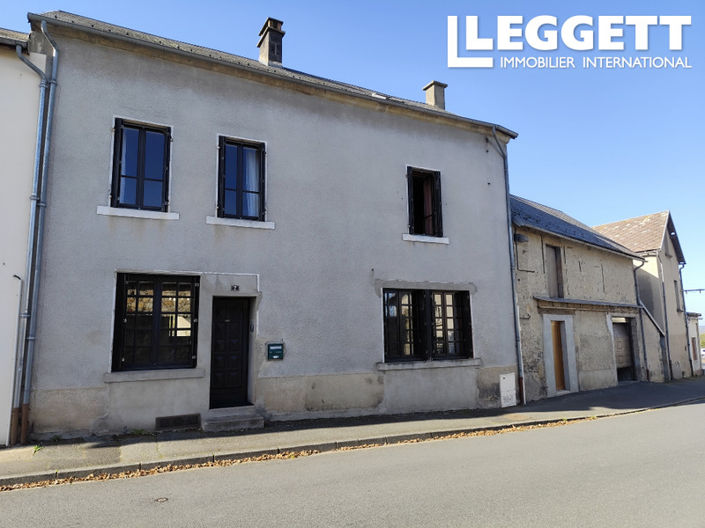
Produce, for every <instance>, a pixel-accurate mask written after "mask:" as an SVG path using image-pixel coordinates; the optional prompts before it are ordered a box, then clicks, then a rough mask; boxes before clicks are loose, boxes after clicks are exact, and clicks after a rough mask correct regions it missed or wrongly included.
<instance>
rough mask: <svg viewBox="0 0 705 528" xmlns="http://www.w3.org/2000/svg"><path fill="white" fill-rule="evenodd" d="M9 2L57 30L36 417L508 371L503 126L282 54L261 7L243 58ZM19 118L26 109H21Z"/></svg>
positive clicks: (236, 418)
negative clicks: (253, 49)
mask: <svg viewBox="0 0 705 528" xmlns="http://www.w3.org/2000/svg"><path fill="white" fill-rule="evenodd" d="M29 20H30V23H31V31H32V33H31V37H30V39H29V42H30V49H32V50H36V51H41V52H44V53H47V54H50V53H51V48H52V46H50V42H49V41H48V40H47V38H45V37H44V36H43V35H42V33H41V31H40V26H41V24H45V26H46V29H47V34H48V35H50V36H51V37H52V38H53V39H54V40H55V43H56V47H57V49H58V59H54V60H53V61H51V64H52V66H56V65H57V64H58V68H57V70H58V76H57V78H56V79H55V80H56V87H57V88H56V90H57V97H56V104H55V109H54V116H53V129H52V130H51V131H50V132H51V149H50V153H49V156H48V164H47V168H46V172H45V173H44V174H43V175H42V177H43V179H45V180H46V181H47V193H46V197H45V201H46V204H47V205H46V223H45V227H44V233H43V240H44V248H43V256H42V259H43V262H42V271H41V287H40V288H39V302H38V304H37V306H36V310H37V311H36V315H35V316H34V317H36V325H37V339H36V348H35V351H34V365H33V369H32V371H30V372H29V373H28V374H26V375H25V377H24V383H23V384H22V386H23V389H24V390H29V389H31V402H30V403H31V405H30V414H29V415H28V416H27V415H25V416H24V417H23V418H24V419H25V421H29V422H31V426H32V427H33V431H34V434H35V435H37V436H42V435H45V436H48V435H53V434H57V433H58V434H85V433H104V432H121V431H125V430H131V429H147V430H152V429H155V428H160V427H174V426H178V425H198V424H201V425H203V426H204V427H207V428H211V429H216V428H220V427H230V426H234V425H245V424H246V425H256V424H258V423H261V420H262V419H263V418H264V419H270V420H277V419H290V418H312V417H323V416H341V415H361V414H379V413H401V412H409V411H422V410H438V409H460V408H476V407H496V406H499V404H500V378H502V380H503V381H504V383H505V385H506V384H507V383H508V384H509V387H510V391H509V392H511V393H515V381H513V380H515V376H516V373H517V360H516V357H517V356H516V349H515V332H514V320H515V319H514V314H513V311H514V305H513V291H512V280H511V266H510V252H509V249H508V248H509V246H510V240H509V236H510V234H509V233H510V229H509V226H508V200H507V194H506V173H505V165H504V159H503V157H504V156H505V155H506V146H507V144H508V142H509V141H510V140H511V139H512V138H514V137H516V134H515V133H514V132H512V131H510V130H508V129H506V128H503V127H501V126H498V125H493V124H491V123H486V122H481V121H476V120H472V119H468V118H464V117H461V116H457V115H454V114H452V113H450V112H448V111H446V110H445V108H444V89H445V85H444V84H442V83H439V82H435V81H434V82H432V83H430V84H429V85H427V86H426V88H425V91H426V103H419V102H415V101H408V100H403V99H399V98H396V97H393V96H389V95H385V94H382V93H379V92H375V91H372V90H367V89H364V88H360V87H357V86H351V85H349V84H343V83H337V82H334V81H330V80H327V79H323V78H320V77H315V76H311V75H307V74H304V73H301V72H298V71H293V70H289V69H287V68H286V67H284V66H283V65H282V37H283V35H284V31H283V30H282V23H281V22H280V21H277V20H274V19H269V20H268V21H267V23H266V24H265V26H264V27H263V28H262V31H261V32H260V42H259V47H260V60H259V61H253V60H249V59H246V58H243V57H240V56H236V55H231V54H227V53H223V52H220V51H216V50H211V49H206V48H202V47H199V46H195V45H191V44H185V43H182V42H177V41H173V40H169V39H165V38H162V37H157V36H154V35H148V34H145V33H140V32H138V31H134V30H131V29H126V28H122V27H118V26H114V25H111V24H107V23H104V22H100V21H97V20H92V19H87V18H83V17H80V16H77V15H73V14H69V13H64V12H51V13H46V14H43V15H35V14H30V15H29ZM253 37H254V35H253ZM3 60H5V57H4V55H3ZM7 60H8V61H9V60H10V57H8V58H7ZM14 60H15V61H16V62H15V63H12V66H11V68H14V69H16V70H17V72H18V77H22V76H24V78H26V79H27V80H29V81H31V82H30V84H31V88H32V90H34V92H32V93H33V94H34V95H32V97H34V99H35V101H36V85H37V82H38V81H37V78H36V76H34V74H33V73H32V72H31V71H30V70H29V69H28V68H27V67H26V66H25V65H23V64H22V63H21V62H20V61H19V60H17V59H14ZM57 60H58V63H57V62H56V61H57ZM22 68H25V70H22ZM21 81H22V82H24V79H22V80H20V79H19V78H18V80H17V82H18V83H19V82H21ZM8 89H10V87H9V86H7V85H6V84H5V83H3V90H8ZM27 93H30V92H27ZM23 97H24V96H23ZM27 97H28V98H29V95H27ZM35 112H36V110H35ZM16 121H17V123H20V122H21V126H22V127H23V131H24V132H23V133H29V132H30V131H32V130H31V126H30V125H31V123H32V122H33V118H32V112H31V111H27V112H26V113H24V114H23V116H22V117H21V119H20V116H18V117H17V118H16ZM13 123H14V121H13ZM2 126H5V124H3V125H2ZM17 126H19V125H17V124H13V127H17ZM27 155H28V157H29V159H30V160H31V159H32V153H31V152H29V153H27ZM21 172H22V174H21V177H22V178H24V177H25V172H27V173H29V172H31V171H27V170H26V168H22V171H21ZM18 192H19V194H26V190H22V191H21V192H20V191H18ZM20 213H21V211H18V212H17V214H18V215H19V214H20ZM17 231H18V232H17V233H16V234H14V235H13V236H15V237H16V238H17V240H18V244H17V245H18V247H17V248H16V249H17V251H20V249H21V248H20V247H19V246H21V242H22V241H23V240H24V238H26V230H25V231H23V226H19V225H18V226H17ZM20 253H21V251H20ZM619 258H622V257H619ZM8 273H10V274H11V273H14V269H13V270H12V271H8ZM5 279H6V278H5V277H3V280H5ZM10 282H11V281H10ZM3 284H4V283H3ZM13 287H14V290H13V291H14V292H16V291H17V287H18V285H17V284H14V286H13ZM627 297H628V296H627V295H626V294H625V296H624V302H625V303H629V302H632V301H631V300H630V299H629V298H627ZM14 315H15V316H16V307H15V312H14ZM3 324H4V323H3ZM3 335H4V334H3ZM10 337H11V336H8V342H9V341H10ZM12 360H13V361H14V357H13V358H12ZM0 372H4V370H3V371H0ZM1 375H4V374H1ZM512 396H513V394H512ZM510 399H513V398H510Z"/></svg>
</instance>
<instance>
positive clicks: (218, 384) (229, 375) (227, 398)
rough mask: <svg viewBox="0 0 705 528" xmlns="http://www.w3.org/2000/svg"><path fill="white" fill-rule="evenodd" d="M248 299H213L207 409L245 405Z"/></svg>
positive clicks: (248, 318)
mask: <svg viewBox="0 0 705 528" xmlns="http://www.w3.org/2000/svg"><path fill="white" fill-rule="evenodd" d="M249 327H250V300H249V299H246V298H233V297H216V298H214V299H213V340H212V343H211V397H210V408H211V409H216V408H219V407H235V406H237V405H247V404H248V403H249V402H248V400H247V356H248V355H249V354H248V351H249V339H248V338H249Z"/></svg>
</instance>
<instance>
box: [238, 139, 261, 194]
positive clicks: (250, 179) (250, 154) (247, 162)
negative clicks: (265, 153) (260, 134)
mask: <svg viewBox="0 0 705 528" xmlns="http://www.w3.org/2000/svg"><path fill="white" fill-rule="evenodd" d="M242 151H243V156H244V160H243V169H244V172H245V175H244V176H245V177H244V182H243V189H244V190H246V191H255V192H258V191H259V174H260V172H259V151H258V150H257V149H254V148H250V147H244V148H243V149H242Z"/></svg>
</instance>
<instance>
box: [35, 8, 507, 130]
mask: <svg viewBox="0 0 705 528" xmlns="http://www.w3.org/2000/svg"><path fill="white" fill-rule="evenodd" d="M27 18H28V20H29V21H30V22H32V23H35V24H40V23H41V22H42V21H45V22H46V23H47V24H48V25H52V26H55V27H58V28H63V29H65V30H69V31H75V32H80V33H85V34H88V35H93V36H96V37H99V38H103V39H107V40H112V41H120V42H124V43H128V44H132V45H136V46H140V47H144V48H148V49H152V50H156V51H158V52H161V53H164V54H165V55H166V56H171V57H174V58H175V57H182V58H185V59H187V60H191V61H198V62H201V63H210V64H215V65H219V66H221V67H225V68H227V69H229V70H231V71H237V72H239V73H240V74H244V75H245V76H247V77H250V78H255V79H256V80H258V81H260V82H268V83H276V84H281V85H283V86H285V87H287V88H289V89H294V90H297V91H301V90H302V89H304V90H306V91H308V93H313V94H316V95H321V96H324V97H329V98H331V96H332V98H338V99H339V100H346V101H348V102H353V103H354V102H357V103H360V102H364V103H366V104H367V105H368V106H369V105H373V106H374V107H376V108H380V107H381V108H382V109H389V110H392V111H395V112H398V113H402V114H405V115H408V116H411V117H414V118H417V119H422V120H424V121H432V122H436V123H441V124H446V125H451V126H455V127H459V128H464V129H469V130H472V131H476V132H481V133H484V134H492V131H493V130H494V131H496V132H497V133H498V134H500V136H501V137H502V139H503V140H504V141H505V142H508V141H509V140H510V139H514V138H516V137H517V136H518V133H517V132H514V131H512V130H510V129H508V128H505V127H503V126H501V125H497V124H494V123H489V122H486V121H480V120H476V119H470V118H467V117H463V116H459V115H457V114H453V113H451V112H447V111H445V110H442V109H438V108H434V107H431V106H428V105H425V104H423V103H418V102H415V101H408V100H405V99H400V98H396V97H392V96H387V95H382V94H378V93H376V92H374V91H372V90H368V89H364V88H361V87H355V86H352V85H346V84H344V83H339V82H336V81H330V80H327V79H324V78H321V77H316V76H312V75H308V74H305V73H302V72H297V71H295V70H290V69H287V68H283V67H281V68H278V67H272V66H265V65H262V64H260V63H258V62H256V61H253V60H250V59H246V58H244V57H240V56H237V55H233V54H229V53H224V52H221V51H217V50H213V49H208V48H202V47H199V46H195V45H190V44H186V43H183V42H177V41H173V40H170V39H166V38H146V37H147V35H146V34H144V33H141V32H138V31H133V30H129V29H126V28H121V27H119V26H112V25H109V27H110V30H105V29H101V28H98V27H92V26H91V25H86V24H83V23H75V22H73V21H66V20H61V19H58V18H53V17H46V16H43V15H39V14H34V13H29V14H28V15H27ZM84 20H85V19H84ZM96 22H98V21H96ZM152 37H153V36H152Z"/></svg>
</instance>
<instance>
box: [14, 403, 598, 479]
mask: <svg viewBox="0 0 705 528" xmlns="http://www.w3.org/2000/svg"><path fill="white" fill-rule="evenodd" d="M591 420H597V417H596V416H589V417H585V418H573V419H561V420H555V421H551V422H544V423H538V424H529V425H510V426H506V427H505V426H502V427H497V428H494V429H481V430H476V431H458V432H452V433H434V434H429V435H421V436H419V437H416V438H406V439H403V440H395V439H394V438H390V439H389V440H388V441H380V442H370V443H364V444H355V445H346V446H340V447H337V448H335V449H331V450H330V451H352V450H356V449H369V448H372V447H382V446H389V445H401V444H417V443H420V442H428V441H434V440H451V439H456V438H471V437H475V436H494V435H498V434H505V433H513V432H519V431H530V430H533V429H544V428H547V427H559V426H563V425H568V424H574V423H578V422H587V421H591ZM319 453H321V451H320V450H317V449H303V450H291V451H281V452H278V453H271V454H270V453H265V454H261V455H257V456H251V457H241V458H235V457H234V458H228V459H222V460H213V461H209V462H203V463H200V464H165V465H163V466H157V467H153V468H149V469H137V470H133V471H119V472H109V470H108V471H106V472H96V473H90V474H88V475H85V476H82V477H67V478H57V479H51V480H43V481H39V482H26V483H22V484H12V485H4V486H3V485H0V492H2V491H10V490H17V489H29V488H43V487H46V486H58V485H61V484H73V483H76V482H89V481H102V480H117V479H129V478H136V477H145V476H148V475H158V474H160V473H170V472H172V471H183V470H186V469H200V468H208V467H227V466H234V465H237V464H246V463H250V462H265V461H268V460H291V459H295V458H301V457H307V456H311V455H316V454H319Z"/></svg>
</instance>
